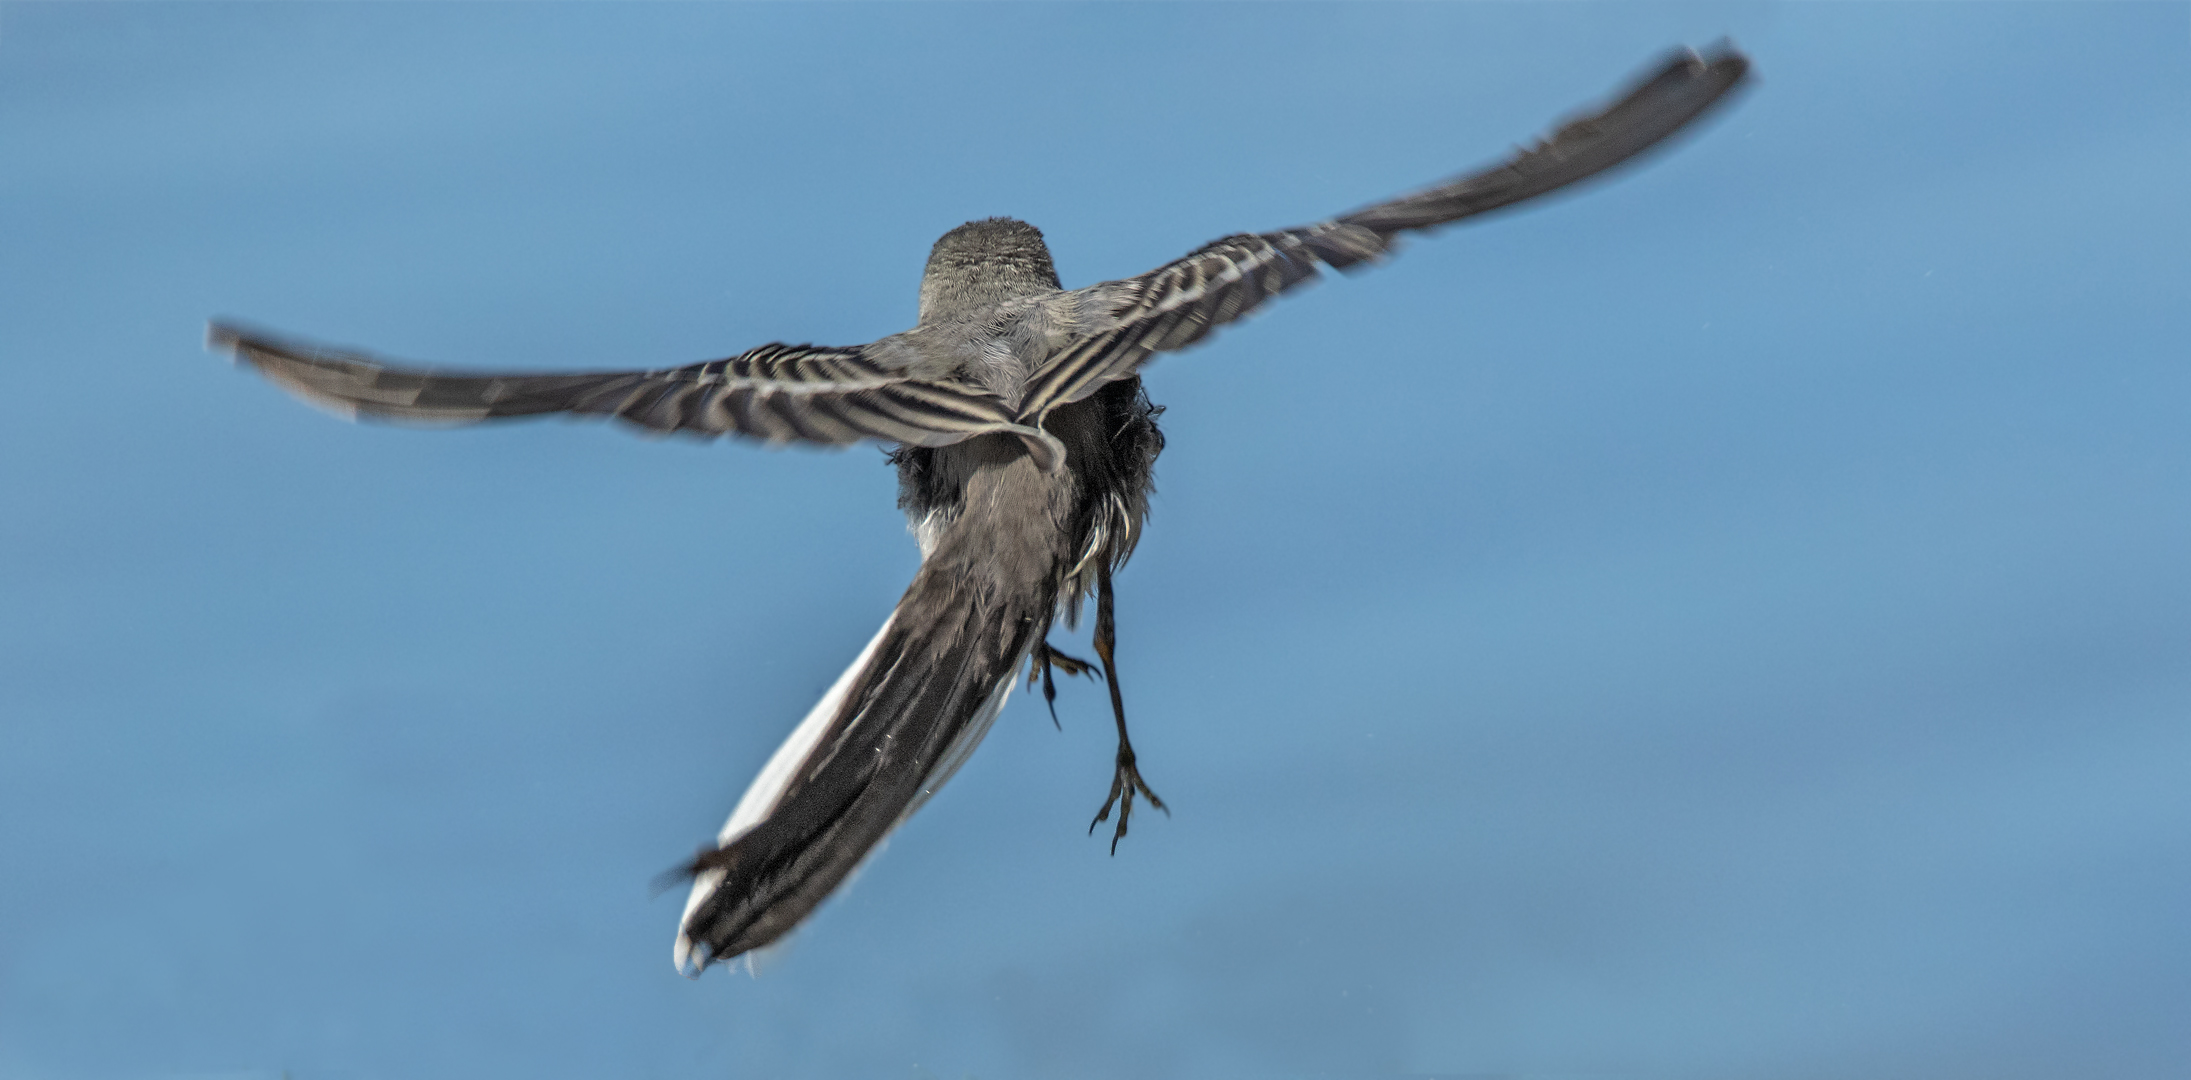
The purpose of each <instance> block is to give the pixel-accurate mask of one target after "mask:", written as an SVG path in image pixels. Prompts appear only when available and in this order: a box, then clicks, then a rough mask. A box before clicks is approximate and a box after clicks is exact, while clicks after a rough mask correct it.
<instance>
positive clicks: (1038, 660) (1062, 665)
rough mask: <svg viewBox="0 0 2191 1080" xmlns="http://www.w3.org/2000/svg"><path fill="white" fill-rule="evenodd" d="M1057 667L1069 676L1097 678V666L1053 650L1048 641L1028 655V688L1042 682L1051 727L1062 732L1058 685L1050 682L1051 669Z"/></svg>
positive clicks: (1044, 701)
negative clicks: (1058, 714) (1039, 681)
mask: <svg viewBox="0 0 2191 1080" xmlns="http://www.w3.org/2000/svg"><path fill="white" fill-rule="evenodd" d="M1053 665H1054V666H1056V667H1057V669H1058V670H1060V671H1063V672H1064V673H1065V674H1067V675H1086V676H1088V677H1089V678H1091V679H1092V678H1095V665H1094V664H1091V663H1089V662H1087V661H1086V660H1082V659H1080V658H1079V657H1077V656H1071V655H1068V654H1066V653H1063V652H1060V651H1058V650H1057V649H1055V648H1052V647H1051V645H1050V643H1049V642H1047V641H1039V642H1036V643H1035V647H1034V650H1033V651H1032V652H1030V653H1028V654H1027V688H1028V689H1029V690H1032V689H1034V688H1035V681H1036V680H1037V679H1040V680H1041V681H1042V703H1043V704H1045V705H1048V706H1049V707H1050V726H1051V727H1054V728H1057V729H1058V730H1060V731H1063V730H1065V729H1064V726H1063V725H1061V724H1059V723H1058V722H1057V683H1055V682H1052V681H1051V680H1050V668H1051V667H1052V666H1053Z"/></svg>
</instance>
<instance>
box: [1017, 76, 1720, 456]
mask: <svg viewBox="0 0 2191 1080" xmlns="http://www.w3.org/2000/svg"><path fill="white" fill-rule="evenodd" d="M1749 68H1750V62H1749V60H1748V59H1746V58H1745V57H1743V55H1742V54H1741V53H1738V52H1736V51H1734V50H1733V49H1732V48H1729V47H1726V46H1721V47H1719V48H1716V49H1714V50H1713V51H1712V52H1711V54H1710V55H1707V56H1699V55H1698V54H1697V53H1695V52H1693V51H1691V50H1688V49H1683V50H1681V51H1679V52H1677V53H1676V54H1675V55H1673V56H1671V57H1669V58H1668V59H1667V60H1666V62H1665V63H1663V64H1661V65H1660V66H1659V67H1658V68H1657V69H1655V70H1653V71H1652V72H1651V73H1650V74H1649V75H1647V76H1645V77H1644V78H1643V79H1642V80H1641V81H1640V82H1638V83H1637V84H1636V85H1635V86H1634V87H1633V88H1632V89H1630V90H1629V91H1628V93H1626V94H1625V95H1623V96H1622V97H1621V98H1620V100H1618V101H1616V102H1614V103H1613V104H1612V105H1610V106H1608V107H1606V108H1605V109H1603V110H1600V111H1599V112H1596V113H1594V114H1591V115H1588V116H1584V117H1580V118H1578V119H1574V120H1570V121H1568V122H1566V123H1565V124H1563V125H1561V126H1560V128H1559V130H1557V131H1554V132H1553V133H1552V134H1551V135H1550V136H1548V137H1546V138H1544V139H1542V140H1540V141H1538V142H1537V144H1536V145H1534V146H1531V147H1529V148H1527V149H1525V150H1522V151H1521V152H1519V153H1517V154H1515V155H1514V156H1512V157H1510V158H1508V159H1507V160H1505V161H1502V162H1500V163H1499V164H1497V165H1494V166H1491V167H1490V168H1486V169H1481V170H1478V171H1476V172H1472V173H1468V174H1466V175H1463V176H1458V177H1455V178H1453V179H1451V180H1448V181H1446V182H1444V183H1442V184H1438V185H1436V186H1434V187H1430V188H1425V189H1424V190H1422V191H1418V192H1416V193H1414V194H1411V195H1403V196H1400V197H1399V198H1397V199H1392V200H1390V201H1387V202H1381V203H1378V204H1376V205H1374V206H1368V207H1364V208H1362V209H1360V210H1356V211H1354V212H1353V213H1351V214H1346V215H1344V216H1341V217H1338V218H1334V219H1332V220H1330V221H1324V222H1319V223H1317V224H1314V225H1307V226H1303V227H1301V228H1297V229H1283V230H1280V231H1278V232H1267V233H1258V234H1252V235H1249V234H1243V235H1240V236H1228V237H1226V238H1224V239H1222V240H1218V241H1214V242H1212V243H1210V244H1207V245H1205V246H1203V247H1202V248H1201V249H1200V250H1198V251H1195V252H1193V253H1192V254H1189V255H1188V256H1187V257H1186V258H1183V259H1180V260H1179V261H1177V262H1173V263H1170V264H1167V265H1165V266H1161V267H1158V268H1157V269H1155V270H1152V271H1150V272H1149V273H1146V274H1143V275H1141V276H1140V277H1136V278H1128V279H1126V280H1123V281H1110V282H1105V283H1103V284H1101V285H1095V286H1091V287H1089V288H1086V289H1079V290H1075V291H1074V292H1071V293H1067V294H1065V296H1064V297H1061V298H1060V300H1059V301H1058V302H1059V303H1064V304H1068V305H1071V306H1072V307H1073V308H1074V309H1075V311H1076V313H1077V314H1079V316H1080V317H1081V318H1082V319H1083V320H1085V321H1088V322H1090V323H1092V329H1091V330H1090V331H1088V332H1087V333H1085V334H1084V335H1082V336H1081V337H1079V338H1077V339H1076V340H1074V341H1073V343H1072V344H1071V345H1069V346H1067V347H1066V348H1064V349H1061V350H1059V351H1058V352H1057V353H1056V354H1054V355H1052V356H1051V357H1050V358H1049V359H1047V360H1046V361H1044V362H1043V364H1042V366H1041V367H1040V368H1038V369H1037V370H1036V372H1035V375H1034V378H1033V379H1032V380H1031V382H1030V383H1029V385H1028V389H1027V392H1026V394H1025V395H1024V396H1023V397H1022V398H1021V401H1020V408H1019V418H1020V422H1022V423H1025V424H1030V425H1037V426H1039V425H1040V423H1041V420H1042V417H1043V416H1044V415H1045V414H1046V413H1048V412H1049V411H1050V410H1051V409H1054V408H1056V407H1058V406H1060V405H1064V404H1067V403H1069V402H1074V401H1078V400H1080V399H1082V398H1084V397H1087V396H1088V395H1089V394H1092V393H1094V392H1095V391H1096V390H1097V389H1099V388H1101V387H1102V386H1103V384H1105V383H1108V382H1111V381H1112V380H1115V379H1120V378H1124V377H1125V376H1127V375H1130V374H1132V373H1133V372H1134V371H1135V370H1136V369H1137V368H1139V367H1140V366H1141V364H1142V363H1143V362H1144V361H1146V360H1147V359H1148V358H1149V356H1150V355H1151V354H1153V353H1158V352H1164V351H1168V350H1172V349H1181V348H1185V347H1186V346H1188V345H1192V344H1194V343H1195V342H1197V341H1200V340H1201V339H1202V338H1203V336H1204V335H1207V334H1208V333H1209V332H1210V331H1211V330H1212V329H1214V328H1216V327H1218V326H1220V325H1222V324H1224V323H1228V322H1231V321H1232V320H1234V319H1237V318H1239V317H1240V316H1242V315H1245V314H1247V313H1248V312H1249V311H1252V310H1254V309H1255V308H1256V307H1258V306H1259V305H1261V304H1262V303H1263V301H1265V300H1267V299H1269V298H1271V297H1273V296H1276V295H1278V294H1279V293H1281V292H1284V291H1286V290H1287V289H1290V288H1293V287H1294V286H1296V285H1299V284H1301V283H1302V282H1304V281H1309V280H1311V279H1313V278H1315V277H1316V276H1317V273H1318V270H1317V267H1318V264H1322V265H1324V266H1329V267H1332V268H1333V269H1338V270H1344V269H1346V268H1348V267H1351V266H1354V265H1355V264H1357V263H1360V262H1363V261H1365V260H1371V259H1376V258H1378V257H1380V256H1382V255H1384V254H1386V253H1388V252H1389V251H1391V250H1392V248H1393V240H1394V238H1395V237H1396V236H1397V235H1398V234H1399V233H1402V232H1405V231H1407V230H1410V229H1429V228H1434V227H1436V226H1439V225H1445V224H1450V223H1452V222H1455V221H1459V220H1461V219H1462V218H1466V217H1472V216H1474V215H1477V214H1481V213H1484V212H1486V211H1490V210H1496V209H1499V208H1500V207H1504V206H1511V205H1513V204H1515V203H1518V202H1521V201H1523V200H1525V199H1531V198H1535V197H1536V196H1539V195H1543V194H1545V193H1547V192H1551V191H1555V190H1558V189H1559V188H1562V187H1565V186H1567V185H1569V184H1572V183H1575V182H1576V181H1578V180H1583V179H1586V178H1588V177H1590V176H1594V175H1596V174H1597V173H1600V172H1603V171H1605V170H1606V169H1609V168H1612V167H1613V166H1615V165H1618V164H1620V163H1621V162H1623V161H1626V160H1628V159H1629V158H1632V157H1634V156H1635V155H1637V154H1639V153H1641V152H1643V151H1644V150H1647V149H1649V148H1650V147H1652V146H1653V145H1655V144H1657V143H1658V142H1660V141H1661V140H1663V139H1665V138H1666V137H1667V136H1669V135H1672V134H1674V133H1675V132H1677V131H1680V130H1681V129H1682V127H1683V126H1685V125H1687V124H1688V123H1689V122H1690V121H1691V120H1694V119H1696V118H1697V116H1699V115H1700V114H1702V113H1703V112H1704V111H1705V110H1707V109H1709V108H1711V106H1712V105H1713V104H1714V103H1716V102H1718V101H1720V100H1721V99H1723V98H1725V97H1726V96H1727V93H1728V92H1729V91H1731V90H1733V89H1734V88H1735V87H1736V86H1737V85H1738V84H1740V83H1741V82H1742V79H1743V77H1744V76H1745V75H1746V74H1747V73H1748V71H1749ZM1091 309H1092V310H1091Z"/></svg>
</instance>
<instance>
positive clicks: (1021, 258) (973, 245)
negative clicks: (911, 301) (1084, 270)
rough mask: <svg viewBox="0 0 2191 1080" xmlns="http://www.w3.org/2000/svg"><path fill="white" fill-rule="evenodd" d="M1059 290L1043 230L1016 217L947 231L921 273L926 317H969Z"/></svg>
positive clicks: (986, 220)
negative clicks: (1016, 299)
mask: <svg viewBox="0 0 2191 1080" xmlns="http://www.w3.org/2000/svg"><path fill="white" fill-rule="evenodd" d="M1056 288H1058V280H1057V268H1056V267H1055V266H1053V265H1051V263H1050V246H1049V245H1048V244H1045V243H1043V242H1042V230H1040V229H1037V228H1035V227H1034V226H1032V225H1029V224H1027V223H1026V222H1024V221H1015V220H1013V219H1012V218H1001V217H996V218H984V219H982V220H980V221H969V222H967V223H966V224H964V225H961V226H959V227H958V228H956V229H953V230H951V231H950V232H947V233H945V234H943V238H942V239H940V240H938V241H936V246H935V247H934V248H933V249H932V250H930V251H929V253H928V269H927V270H925V271H923V272H922V273H921V321H922V322H924V323H927V322H936V321H939V320H944V319H949V318H952V317H954V316H959V315H967V314H971V313H973V312H975V311H979V310H980V309H982V308H986V307H989V306H990V305H992V304H996V303H998V302H1000V301H1004V300H1009V299H1011V298H1013V297H1015V296H1028V295H1032V294H1035V293H1044V292H1050V291H1052V290H1054V289H1056Z"/></svg>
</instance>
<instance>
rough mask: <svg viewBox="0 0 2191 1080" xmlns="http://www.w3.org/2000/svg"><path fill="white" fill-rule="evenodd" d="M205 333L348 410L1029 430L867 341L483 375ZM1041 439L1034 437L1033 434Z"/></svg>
mask: <svg viewBox="0 0 2191 1080" xmlns="http://www.w3.org/2000/svg"><path fill="white" fill-rule="evenodd" d="M206 342H207V345H208V346H209V347H211V348H214V349H219V350H223V351H226V352H229V353H230V354H232V355H234V356H235V358H236V359H237V360H238V361H239V362H242V363H246V364H250V365H251V366H252V367H255V368H257V369H258V370H259V371H260V372H261V373H263V374H265V375H266V377H267V378H269V379H272V380H274V381H275V382H277V383H279V384H281V385H282V386H283V387H285V388H287V389H288V390H290V391H292V392H294V393H296V394H298V395H299V396H301V397H303V398H305V399H306V400H308V401H311V402H313V403H314V404H318V405H322V406H325V407H327V408H330V409H333V410H335V411H337V412H340V413H342V414H344V415H347V416H352V417H357V416H370V417H376V418H381V419H388V420H398V421H410V422H414V423H425V424H469V423H475V422H477V421H481V420H493V419H499V418H504V417H521V416H539V415H543V414H547V413H573V414H577V415H584V416H613V417H616V418H618V419H620V420H626V421H629V422H631V423H634V424H637V425H639V426H641V427H645V428H651V429H653V430H655V431H662V432H671V431H683V432H689V433H693V434H697V435H701V436H716V435H743V436H747V437H750V438H755V439H762V440H766V441H768V442H773V443H781V442H806V443H822V444H828V445H843V444H846V443H854V442H859V441H861V440H863V439H878V440H882V441H885V442H895V443H904V444H908V445H913V446H943V445H946V444H949V443H954V442H958V441H959V440H961V439H964V438H967V437H968V436H971V435H977V434H981V433H983V432H991V431H1004V432H1012V433H1014V434H1019V435H1022V436H1023V437H1029V438H1031V439H1032V437H1033V436H1035V435H1036V434H1037V433H1034V432H1032V431H1031V430H1030V429H1027V428H1024V427H1022V426H1020V425H1018V424H1016V423H1014V422H1013V419H1012V410H1011V409H1010V408H1009V407H1007V406H1006V405H1005V403H1004V402H1003V401H1002V400H1001V399H999V398H997V397H996V396H995V395H993V394H990V393H987V392H986V391H983V390H980V389H978V388H975V387H967V386H960V385H956V384H952V383H947V382H940V381H935V380H928V379H921V378H915V377H913V376H911V375H909V374H908V373H907V372H906V371H905V370H903V369H902V368H898V367H894V366H891V365H886V364H883V363H880V362H878V360H877V359H876V358H875V357H874V356H873V355H872V354H873V353H874V352H875V351H876V350H875V349H874V348H873V347H872V346H865V345H857V346H851V347H848V348H827V347H822V346H815V345H763V346H761V347H760V348H758V349H753V350H750V351H748V352H744V353H741V354H739V355H737V356H734V357H731V358H729V359H727V360H714V361H710V362H708V363H704V364H691V365H687V366H685V367H675V368H663V369H661V370H657V371H597V372H580V373H570V374H537V375H520V374H509V375H493V374H484V373H468V372H467V373H459V372H451V371H432V370H426V369H421V368H410V367H400V366H397V365H393V364H387V363H383V362H381V361H380V360H377V359H374V358H372V357H367V356H361V355H358V354H355V353H346V352H339V351H335V350H331V349H324V348H319V347H316V346H312V345H305V344H301V343H298V342H292V341H283V340H279V339H277V338H273V337H269V336H267V335H263V334H259V333H255V332H252V331H247V330H243V329H239V328H237V327H233V326H228V325H223V324H220V323H215V324H213V325H212V327H211V328H210V329H209V330H208V331H207V334H206ZM1033 441H1043V440H1033Z"/></svg>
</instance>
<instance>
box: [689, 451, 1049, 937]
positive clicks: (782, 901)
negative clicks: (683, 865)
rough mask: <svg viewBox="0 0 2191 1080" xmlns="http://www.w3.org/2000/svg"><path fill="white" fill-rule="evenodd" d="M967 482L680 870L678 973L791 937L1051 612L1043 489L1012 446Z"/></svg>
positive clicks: (987, 705)
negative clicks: (860, 639)
mask: <svg viewBox="0 0 2191 1080" xmlns="http://www.w3.org/2000/svg"><path fill="white" fill-rule="evenodd" d="M980 441H981V442H983V443H992V442H994V443H999V444H1000V445H994V446H985V447H980V448H974V449H972V450H971V451H970V452H971V453H975V454H980V455H982V456H988V457H991V458H992V460H991V461H988V462H984V463H982V464H981V465H980V467H979V468H978V469H977V470H976V472H975V474H974V479H973V480H972V481H971V482H970V483H969V484H968V488H967V495H968V498H967V500H966V509H965V510H964V511H963V512H962V513H961V514H960V516H959V519H958V520H957V521H956V522H954V523H953V524H952V525H951V526H950V528H949V529H948V530H947V531H946V532H945V534H944V535H943V537H942V538H941V539H940V540H939V541H938V543H937V546H936V549H935V550H934V551H933V552H932V553H931V554H930V555H929V557H928V559H927V560H926V561H925V562H923V563H922V565H921V569H920V572H919V573H918V574H917V575H915V577H914V578H913V584H912V586H911V587H910V588H908V589H907V590H906V592H905V596H904V597H903V598H902V599H900V600H899V601H898V606H897V609H896V610H895V611H893V612H892V613H891V615H890V619H889V621H888V622H886V623H884V624H883V628H882V631H881V632H880V633H879V634H877V635H876V638H875V640H874V641H873V642H871V643H869V645H868V647H867V649H866V651H865V652H863V653H861V655H860V658H859V659H858V660H856V661H855V662H854V663H853V666H852V668H851V669H850V670H848V671H846V672H845V674H844V676H843V677H842V678H840V679H839V680H838V682H837V685H835V686H833V687H831V688H830V691H829V693H828V694H827V695H825V696H824V697H823V699H822V701H821V703H820V704H819V705H817V706H816V707H815V710H814V712H813V713H812V714H810V715H809V716H808V717H807V720H806V722H804V723H802V724H800V725H799V727H798V729H797V730H795V731H794V732H793V733H792V736H791V738H790V739H789V740H787V741H786V742H785V744H784V746H783V748H782V749H780V750H778V751H777V754H776V756H775V758H773V759H772V760H771V761H770V762H769V764H768V765H767V766H766V767H765V768H764V769H763V770H762V771H761V775H760V776H759V777H758V778H757V779H756V780H755V781H754V784H753V786H752V788H751V789H749V790H748V791H747V793H746V796H745V798H744V799H743V800H741V801H740V803H739V806H738V809H737V811H736V812H734V813H733V814H732V815H731V818H730V821H729V822H728V823H727V824H726V825H725V826H724V828H723V835H722V837H721V839H720V841H719V843H720V844H721V846H720V847H718V848H717V849H716V850H714V851H710V852H707V853H705V854H702V855H701V856H699V857H698V858H696V859H694V860H693V861H692V863H691V864H690V865H689V866H688V868H687V869H688V871H689V872H690V873H692V874H693V875H694V879H695V880H694V882H693V890H692V896H691V899H690V900H689V901H688V902H687V904H686V908H685V915H684V918H683V920H682V921H681V922H680V923H679V925H678V934H677V950H676V960H677V966H678V968H679V970H688V969H689V970H691V971H693V972H697V971H698V970H700V969H701V968H704V967H706V966H707V965H708V964H710V963H713V962H715V961H718V960H728V959H730V958H732V957H735V956H737V955H739V954H740V953H744V952H747V951H749V950H752V949H758V948H760V947H762V946H764V945H767V944H769V943H770V942H772V941H774V940H776V939H777V938H779V937H781V936H783V935H784V934H785V933H786V932H788V931H790V930H791V929H792V927H794V926H795V925H797V924H798V922H799V921H800V920H801V919H804V918H805V917H806V916H807V915H808V914H809V913H810V912H812V911H813V910H814V909H815V907H817V906H818V905H820V904H821V902H822V901H823V900H824V899H826V898H827V897H828V895H829V894H830V892H831V891H832V890H834V889H835V888H836V887H837V886H838V885H840V884H842V883H843V882H844V880H845V878H846V877H847V876H848V875H850V874H851V873H852V871H853V870H854V869H855V868H856V867H858V866H859V864H860V862H861V861H862V860H863V859H865V858H866V857H867V855H868V853H869V852H871V851H872V850H874V848H875V846H876V845H877V844H879V843H881V842H882V840H883V838H884V837H885V836H887V835H888V834H889V833H890V830H891V829H892V828H894V827H896V825H897V824H898V822H900V821H902V820H904V819H905V818H906V816H907V815H909V814H911V813H912V812H913V811H914V810H915V809H917V808H918V807H919V806H920V804H921V803H922V802H923V801H925V800H926V799H927V797H928V796H929V795H931V794H933V793H934V792H935V790H936V789H937V788H939V787H941V786H942V785H943V782H944V781H945V780H947V779H949V778H950V775H951V773H952V772H953V771H954V770H956V769H957V768H958V765H959V763H960V762H962V761H963V760H964V759H965V756H966V755H967V753H969V752H970V751H971V750H972V749H973V746H974V744H975V743H976V742H978V741H979V740H980V738H981V736H982V735H984V734H986V733H987V731H988V727H989V723H990V721H992V720H994V719H995V717H996V714H997V711H998V710H999V709H1001V708H1002V707H1003V704H1004V700H1005V698H1006V696H1007V695H1008V694H1009V693H1010V691H1011V686H1012V683H1013V681H1014V677H1015V676H1016V674H1017V672H1018V669H1019V666H1020V664H1021V663H1022V662H1024V660H1025V659H1026V656H1027V653H1028V650H1029V649H1030V648H1031V647H1033V645H1034V643H1035V642H1037V641H1039V640H1041V638H1042V635H1043V633H1045V632H1046V631H1047V630H1048V628H1049V623H1050V618H1051V614H1052V611H1053V610H1054V607H1055V605H1056V603H1057V589H1058V578H1059V563H1060V558H1061V556H1060V548H1061V547H1062V546H1063V543H1062V535H1061V531H1060V529H1059V528H1058V515H1057V513H1056V511H1055V510H1054V509H1053V507H1054V506H1055V505H1056V500H1054V499H1053V498H1052V489H1053V488H1054V487H1055V486H1056V485H1057V484H1059V483H1061V482H1065V483H1069V482H1070V481H1069V480H1066V479H1065V478H1060V477H1056V476H1054V475H1051V474H1045V473H1044V472H1043V471H1042V470H1040V469H1039V468H1037V467H1036V466H1035V465H1034V463H1033V462H1032V460H1031V459H1029V458H1028V457H1027V456H1026V455H1025V454H1024V453H1023V452H1021V451H1020V450H1019V448H1018V447H1017V446H1016V445H1001V440H980Z"/></svg>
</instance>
